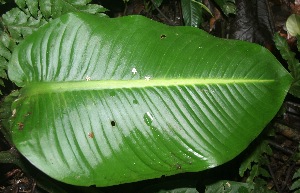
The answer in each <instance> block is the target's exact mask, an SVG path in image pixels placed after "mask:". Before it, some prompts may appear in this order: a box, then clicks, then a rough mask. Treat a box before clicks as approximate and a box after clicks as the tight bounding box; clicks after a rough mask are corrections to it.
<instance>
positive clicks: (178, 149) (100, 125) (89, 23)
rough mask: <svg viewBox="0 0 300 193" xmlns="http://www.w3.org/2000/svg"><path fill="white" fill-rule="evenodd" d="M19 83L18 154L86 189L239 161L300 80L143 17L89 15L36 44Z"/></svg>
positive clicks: (18, 54) (232, 46)
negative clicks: (290, 89) (292, 86)
mask: <svg viewBox="0 0 300 193" xmlns="http://www.w3.org/2000/svg"><path fill="white" fill-rule="evenodd" d="M148 26H151V30H149V27H148ZM116 28H118V29H119V30H115V29H116ZM128 42H130V44H129V43H128ZM141 42H143V44H141ZM64 48H69V49H67V50H66V49H64ZM195 53H196V54H195ZM228 53H230V55H227V54H228ZM245 53H247V54H245ZM225 55H226V56H227V57H224V56H225ZM28 56H31V57H28ZM153 56H155V57H153ZM231 56H233V57H231ZM245 61H246V62H245ZM8 74H9V78H10V79H11V80H12V81H13V82H14V83H16V84H17V85H18V86H20V87H23V88H22V89H21V90H20V96H19V98H18V100H16V101H15V102H14V103H13V105H12V109H13V112H15V113H14V116H12V118H11V134H12V139H13V142H14V144H15V145H16V147H17V148H18V150H20V152H21V153H22V154H23V155H24V156H25V157H26V158H27V159H29V160H30V162H32V163H33V164H34V165H35V166H36V167H37V168H39V169H41V170H42V171H44V172H45V173H46V174H48V175H50V176H51V177H53V178H55V179H58V180H60V181H63V182H66V183H70V184H75V185H83V186H88V185H92V184H96V185H97V186H108V185H114V184H120V183H125V182H133V181H139V180H143V179H149V178H156V177H160V176H162V175H166V176H168V175H173V174H176V173H182V172H187V171H200V170H205V169H207V168H211V167H215V166H217V165H220V164H223V163H224V162H227V161H228V160H231V159H233V158H234V157H235V156H236V155H238V154H239V153H240V152H241V151H243V150H244V149H245V148H246V147H247V146H248V145H249V143H250V142H251V141H252V140H253V139H254V138H255V137H256V136H257V135H258V134H259V133H260V132H261V131H262V129H263V128H264V127H265V125H266V124H267V123H268V122H269V121H270V120H271V119H272V118H273V117H274V115H275V114H276V112H277V111H278V110H279V108H280V106H281V104H282V101H283V99H284V97H285V95H286V92H287V90H288V88H289V86H290V83H291V81H292V78H291V76H290V75H289V74H288V73H287V71H286V70H285V69H284V68H283V67H282V66H281V64H280V63H279V62H278V61H277V60H276V59H275V57H274V56H273V55H272V54H270V52H269V51H267V50H266V49H265V48H263V47H261V46H258V45H255V44H251V43H247V42H242V41H230V40H222V39H219V38H215V37H213V36H210V35H209V34H207V33H206V32H204V31H202V30H199V29H196V28H193V27H184V28H183V27H170V26H166V25H163V24H160V23H158V22H154V21H152V20H150V19H147V18H145V17H142V16H128V17H122V18H115V19H109V18H101V19H99V17H96V16H93V15H89V14H83V13H72V14H68V15H64V16H62V17H60V18H58V19H56V20H53V21H51V22H50V23H48V24H46V25H44V26H43V27H41V28H40V29H39V30H38V31H37V32H35V33H34V34H32V35H31V36H30V37H27V38H26V39H25V40H24V41H23V42H22V43H21V44H20V45H19V46H18V47H17V48H16V49H15V50H14V53H13V56H12V59H11V60H10V65H9V68H8ZM187 115H188V116H187ZM262 117H263V118H262ZM49 144H50V145H49ZM54 163H55V164H54ZM116 174H118V175H116ZM119 174H122V175H119ZM78 179H80V180H78Z"/></svg>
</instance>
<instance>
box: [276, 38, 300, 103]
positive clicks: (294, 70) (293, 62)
mask: <svg viewBox="0 0 300 193" xmlns="http://www.w3.org/2000/svg"><path fill="white" fill-rule="evenodd" d="M274 41H275V45H276V47H277V49H278V50H279V51H280V54H281V56H282V58H283V59H285V60H286V61H287V63H288V68H289V70H290V73H291V75H292V76H293V78H294V81H293V83H292V86H291V88H290V90H289V93H291V94H292V95H294V96H296V97H298V98H300V63H299V60H298V59H296V54H295V53H294V52H292V51H291V50H290V48H289V45H288V44H287V41H286V40H285V39H284V38H283V37H281V36H280V35H279V34H278V33H276V34H275V35H274ZM298 51H300V49H299V38H298Z"/></svg>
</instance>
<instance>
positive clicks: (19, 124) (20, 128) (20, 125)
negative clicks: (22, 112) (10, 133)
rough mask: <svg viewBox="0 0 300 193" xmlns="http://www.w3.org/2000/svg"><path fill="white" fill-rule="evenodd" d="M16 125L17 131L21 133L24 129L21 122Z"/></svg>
mask: <svg viewBox="0 0 300 193" xmlns="http://www.w3.org/2000/svg"><path fill="white" fill-rule="evenodd" d="M17 124H18V127H19V128H18V129H19V130H20V131H22V130H23V129H24V124H23V123H22V122H20V123H17Z"/></svg>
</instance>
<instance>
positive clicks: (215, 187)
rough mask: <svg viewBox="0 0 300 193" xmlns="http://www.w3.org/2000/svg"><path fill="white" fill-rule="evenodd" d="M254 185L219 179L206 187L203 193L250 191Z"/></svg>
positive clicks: (240, 192)
mask: <svg viewBox="0 0 300 193" xmlns="http://www.w3.org/2000/svg"><path fill="white" fill-rule="evenodd" d="M253 190H254V185H253V184H250V183H243V182H235V181H226V180H221V181H218V182H216V183H213V184H210V185H208V186H207V187H206V189H205V193H221V192H222V193H233V192H238V193H252V192H253Z"/></svg>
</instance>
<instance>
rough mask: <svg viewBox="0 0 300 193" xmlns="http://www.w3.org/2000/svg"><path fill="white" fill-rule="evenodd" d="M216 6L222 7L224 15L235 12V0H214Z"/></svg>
mask: <svg viewBox="0 0 300 193" xmlns="http://www.w3.org/2000/svg"><path fill="white" fill-rule="evenodd" d="M214 1H215V2H216V3H217V4H218V6H219V7H220V8H221V9H222V11H223V13H224V14H225V15H227V16H228V15H229V14H235V13H236V6H235V0H214Z"/></svg>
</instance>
